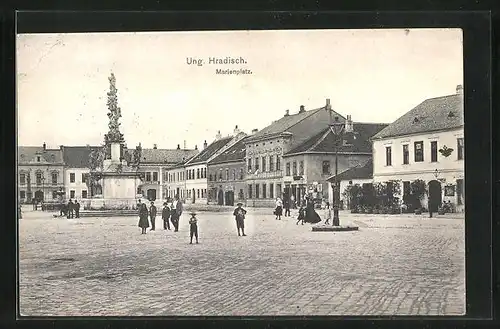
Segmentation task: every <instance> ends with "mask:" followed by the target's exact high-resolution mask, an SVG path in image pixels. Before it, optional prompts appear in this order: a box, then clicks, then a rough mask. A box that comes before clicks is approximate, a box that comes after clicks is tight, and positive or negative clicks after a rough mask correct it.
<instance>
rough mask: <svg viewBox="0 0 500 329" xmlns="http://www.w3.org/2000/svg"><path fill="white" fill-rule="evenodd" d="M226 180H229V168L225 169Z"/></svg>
mask: <svg viewBox="0 0 500 329" xmlns="http://www.w3.org/2000/svg"><path fill="white" fill-rule="evenodd" d="M226 180H229V169H226Z"/></svg>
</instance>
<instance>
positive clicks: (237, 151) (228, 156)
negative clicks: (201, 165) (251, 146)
mask: <svg viewBox="0 0 500 329" xmlns="http://www.w3.org/2000/svg"><path fill="white" fill-rule="evenodd" d="M247 138H248V136H247V137H244V138H242V139H240V140H239V141H238V142H236V143H235V144H234V145H233V146H231V147H230V148H228V149H227V150H225V151H224V152H222V153H221V154H219V155H218V156H216V157H215V158H213V159H212V160H211V161H210V162H209V163H210V164H218V163H226V162H240V161H244V160H245V152H246V147H245V139H247Z"/></svg>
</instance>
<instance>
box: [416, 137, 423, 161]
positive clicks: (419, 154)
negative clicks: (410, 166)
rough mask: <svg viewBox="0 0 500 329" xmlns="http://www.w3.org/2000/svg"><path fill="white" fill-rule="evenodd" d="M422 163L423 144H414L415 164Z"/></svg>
mask: <svg viewBox="0 0 500 329" xmlns="http://www.w3.org/2000/svg"><path fill="white" fill-rule="evenodd" d="M423 161H424V142H415V162H423Z"/></svg>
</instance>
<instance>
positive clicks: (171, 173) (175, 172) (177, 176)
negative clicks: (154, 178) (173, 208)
mask: <svg viewBox="0 0 500 329" xmlns="http://www.w3.org/2000/svg"><path fill="white" fill-rule="evenodd" d="M166 175H167V176H166V178H167V180H166V182H165V183H163V188H164V189H166V191H167V197H169V198H174V197H175V195H176V194H177V189H179V198H180V199H181V200H183V201H184V202H185V200H186V179H185V178H186V169H185V168H184V167H176V168H168V169H166Z"/></svg>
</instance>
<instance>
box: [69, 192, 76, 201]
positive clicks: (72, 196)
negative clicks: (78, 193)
mask: <svg viewBox="0 0 500 329" xmlns="http://www.w3.org/2000/svg"><path fill="white" fill-rule="evenodd" d="M69 197H70V199H74V198H75V191H73V190H71V191H69Z"/></svg>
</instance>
